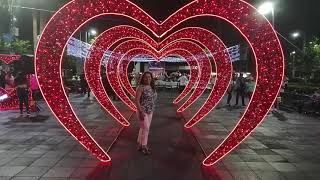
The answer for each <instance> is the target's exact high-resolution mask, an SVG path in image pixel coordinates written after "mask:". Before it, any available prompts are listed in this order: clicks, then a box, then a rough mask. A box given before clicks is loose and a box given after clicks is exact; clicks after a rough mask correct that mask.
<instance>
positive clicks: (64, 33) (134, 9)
mask: <svg viewBox="0 0 320 180" xmlns="http://www.w3.org/2000/svg"><path fill="white" fill-rule="evenodd" d="M110 14H113V15H120V16H126V17H128V18H131V19H133V20H136V21H138V22H139V23H141V24H143V25H145V26H146V28H147V29H148V30H150V31H151V32H153V34H154V35H155V37H161V36H163V35H164V34H166V33H169V31H170V30H172V29H173V28H174V27H176V26H177V25H178V24H180V23H181V22H184V21H186V20H187V19H190V18H193V17H197V16H208V17H210V16H214V17H217V18H220V19H222V20H224V21H226V22H228V23H230V24H231V25H233V26H234V27H235V28H236V29H237V30H238V31H239V32H240V34H241V35H242V36H243V37H244V38H245V39H246V40H247V42H248V43H249V45H250V47H251V48H252V50H253V54H254V56H255V59H256V71H257V72H256V75H257V78H256V80H257V84H256V88H255V92H254V94H253V96H252V99H251V101H250V103H249V105H248V107H247V109H246V111H245V113H244V114H243V115H242V117H241V119H240V120H239V122H238V123H237V125H236V127H235V128H234V129H233V130H232V131H231V132H230V134H229V135H228V136H227V138H226V139H225V140H224V141H223V142H222V143H221V144H220V145H219V146H218V147H217V148H216V149H215V150H214V151H213V152H212V153H211V154H210V155H209V156H208V157H207V158H206V159H205V160H204V161H203V164H204V165H206V166H210V165H213V164H214V163H216V162H217V161H219V160H220V159H221V158H223V157H224V156H225V155H226V154H228V153H229V152H231V151H232V150H233V149H234V148H235V147H237V146H238V145H239V144H240V143H241V142H242V141H243V140H244V139H245V138H246V137H248V136H249V135H250V133H251V132H252V131H253V130H254V129H255V128H256V127H257V126H258V125H259V124H260V123H261V122H262V120H263V119H264V117H265V116H266V114H267V112H268V111H269V109H270V107H271V106H272V104H273V102H274V101H275V98H276V96H277V94H278V93H279V89H280V87H281V83H282V80H283V75H284V58H283V52H282V48H281V45H280V42H279V39H278V37H277V35H276V33H275V31H274V30H273V28H272V26H271V24H270V23H269V22H268V21H267V20H266V18H265V17H263V16H262V15H261V14H259V13H258V12H257V10H256V9H255V8H254V7H253V6H251V5H250V4H248V3H247V2H245V1H243V0H224V1H223V3H222V2H221V1H220V0H195V1H192V2H191V3H189V4H187V5H186V6H184V7H182V8H181V9H179V10H178V11H177V12H176V13H174V14H173V15H171V16H170V17H168V18H167V19H166V20H165V21H164V22H163V23H158V22H157V21H156V20H154V19H153V18H151V17H150V16H149V15H148V14H147V13H146V12H144V11H143V10H142V9H140V8H139V7H138V6H136V5H135V4H133V3H132V2H130V1H126V0H106V1H105V0H103V1H99V0H87V1H83V0H72V1H70V2H69V3H67V4H66V5H65V6H63V7H62V8H61V9H60V10H59V11H58V12H57V13H56V14H55V15H54V16H53V17H52V19H51V20H50V21H49V23H48V24H47V26H46V28H45V29H44V32H43V34H42V36H41V38H40V41H39V43H38V47H37V50H36V60H35V64H36V73H37V79H38V82H39V84H40V89H41V91H42V94H43V95H44V98H45V100H46V101H47V103H48V105H49V107H50V109H51V110H52V112H53V113H54V115H55V116H56V117H57V119H58V120H59V122H60V123H61V124H62V125H63V126H64V127H65V128H66V129H67V130H68V131H69V132H70V134H71V135H73V136H74V137H75V138H76V139H77V140H78V141H79V142H80V143H81V144H82V145H83V146H84V147H85V148H87V149H88V150H89V151H90V152H92V153H93V154H94V155H95V156H97V158H98V159H100V160H101V161H104V162H108V161H110V160H111V159H110V157H109V156H108V155H107V153H106V152H105V151H104V150H103V149H102V148H101V147H100V146H99V145H98V144H97V143H96V142H95V140H94V139H93V138H92V137H91V136H90V135H89V134H88V132H87V131H86V130H85V128H84V127H83V125H82V124H81V122H80V121H79V119H78V118H77V116H76V115H75V113H74V111H73V109H72V107H71V105H70V103H69V101H68V99H67V97H66V95H65V91H64V88H63V85H62V79H61V62H62V55H63V51H64V49H65V46H66V44H67V41H68V40H69V39H70V37H71V36H72V35H73V34H74V33H75V32H76V31H77V30H78V29H80V28H81V27H82V26H83V25H84V24H85V23H87V22H88V21H90V20H92V19H94V18H96V17H99V16H102V15H105V16H107V15H110ZM191 123H194V122H193V121H192V122H191ZM127 125H128V124H127Z"/></svg>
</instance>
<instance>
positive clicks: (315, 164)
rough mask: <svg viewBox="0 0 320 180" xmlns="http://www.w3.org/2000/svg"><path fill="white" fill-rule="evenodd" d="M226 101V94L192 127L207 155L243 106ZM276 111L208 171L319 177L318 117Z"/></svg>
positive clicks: (296, 179) (225, 174)
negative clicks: (230, 104) (229, 103)
mask: <svg viewBox="0 0 320 180" xmlns="http://www.w3.org/2000/svg"><path fill="white" fill-rule="evenodd" d="M204 100H205V98H201V100H200V101H198V103H197V104H196V105H194V106H193V108H192V110H189V112H188V113H186V115H185V116H187V117H186V118H188V117H190V115H191V114H192V113H194V112H195V111H196V109H197V108H199V107H200V105H201V103H203V102H204ZM233 101H234V98H233ZM246 101H248V100H247V99H246ZM225 103H226V98H224V99H223V101H222V102H221V103H220V104H219V105H218V107H217V108H216V109H215V110H213V111H212V112H210V114H209V115H208V116H207V117H206V118H204V119H203V120H202V121H201V122H200V123H199V124H198V125H196V127H194V128H193V132H194V134H195V136H196V137H197V138H198V140H199V142H200V144H201V145H202V147H203V149H204V151H205V153H206V154H207V155H208V154H210V153H211V152H212V151H213V150H214V148H215V147H217V146H218V144H220V143H221V142H222V141H223V139H224V138H225V137H226V135H227V134H228V133H229V132H230V131H231V130H232V129H233V128H234V126H235V125H236V123H237V121H238V120H239V118H240V115H241V113H242V112H243V111H244V110H245V108H243V107H235V108H229V107H227V106H225ZM233 103H234V102H233ZM278 112H280V116H279V114H278V113H275V114H274V113H270V114H269V115H267V117H266V119H265V120H264V122H263V123H262V124H260V126H259V127H257V128H256V129H255V131H254V132H253V133H252V134H251V136H250V137H249V138H248V139H246V140H245V141H244V142H243V143H242V144H241V145H239V146H238V147H237V148H236V149H235V150H234V151H233V152H232V153H230V154H229V155H227V156H226V157H225V158H224V159H223V160H222V161H220V162H219V163H217V164H216V166H215V167H213V168H211V171H216V172H217V174H219V175H220V177H221V179H243V180H246V179H263V180H269V179H272V180H277V179H279V180H282V179H283V180H285V179H289V180H300V179H315V180H316V179H320V171H319V170H320V143H319V138H320V129H319V127H320V118H319V117H308V116H306V115H301V114H298V113H294V112H291V113H289V112H284V111H278ZM188 114H189V115H188Z"/></svg>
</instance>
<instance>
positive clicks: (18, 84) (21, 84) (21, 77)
mask: <svg viewBox="0 0 320 180" xmlns="http://www.w3.org/2000/svg"><path fill="white" fill-rule="evenodd" d="M14 82H15V88H16V90H17V95H18V97H19V108H20V115H23V104H24V105H25V107H26V110H27V116H29V115H30V111H29V83H28V80H27V77H26V75H25V74H24V73H22V72H19V73H18V75H17V77H16V78H15V80H14Z"/></svg>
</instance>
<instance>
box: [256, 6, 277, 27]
mask: <svg viewBox="0 0 320 180" xmlns="http://www.w3.org/2000/svg"><path fill="white" fill-rule="evenodd" d="M258 12H259V13H260V14H262V15H267V14H270V13H271V15H272V26H274V4H273V3H272V2H269V1H268V2H265V3H263V4H261V5H260V6H259V7H258Z"/></svg>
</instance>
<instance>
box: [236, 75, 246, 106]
mask: <svg viewBox="0 0 320 180" xmlns="http://www.w3.org/2000/svg"><path fill="white" fill-rule="evenodd" d="M235 86H236V87H235V91H236V93H237V96H236V104H235V105H234V106H238V102H239V96H241V100H242V106H245V103H244V96H245V90H246V83H245V79H244V77H243V73H240V75H239V77H238V78H237V80H236V85H235Z"/></svg>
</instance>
